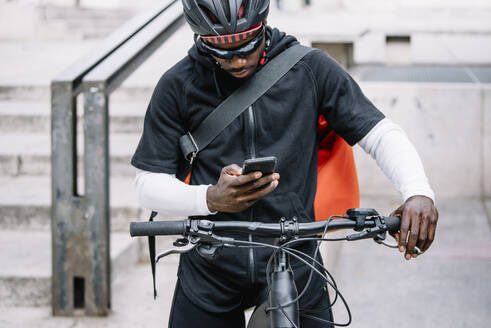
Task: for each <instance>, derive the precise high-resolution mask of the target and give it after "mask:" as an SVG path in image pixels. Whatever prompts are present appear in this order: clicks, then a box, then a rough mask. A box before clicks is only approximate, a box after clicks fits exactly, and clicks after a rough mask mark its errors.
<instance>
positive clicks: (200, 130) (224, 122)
mask: <svg viewBox="0 0 491 328" xmlns="http://www.w3.org/2000/svg"><path fill="white" fill-rule="evenodd" d="M311 50H312V48H308V47H304V46H301V45H299V44H297V45H294V46H292V47H290V48H288V49H286V50H285V51H283V52H282V53H280V54H279V55H278V56H276V57H275V58H273V59H272V60H271V61H270V62H269V63H268V64H267V65H266V66H264V67H263V68H262V69H261V70H260V71H259V72H257V73H256V74H254V75H253V76H252V77H251V78H250V79H249V80H248V81H247V82H246V83H244V85H242V86H241V87H240V88H239V89H238V90H236V91H235V92H234V93H233V94H231V95H230V96H229V97H228V98H227V99H225V100H224V101H223V102H222V103H221V104H220V105H218V107H217V108H215V109H214V110H213V112H211V113H210V114H209V115H208V116H207V117H206V118H205V119H204V121H203V122H202V123H201V124H200V125H199V126H198V127H197V128H196V129H195V130H194V131H193V132H192V133H191V132H188V133H186V134H185V135H183V136H182V137H181V138H180V139H179V146H180V147H181V151H182V153H183V155H184V157H185V158H186V159H187V160H189V161H190V162H191V163H192V162H193V160H194V158H195V157H196V155H197V154H198V152H199V151H200V150H202V149H203V148H205V147H206V146H208V144H210V142H212V141H213V140H214V139H215V138H216V137H217V136H218V135H219V134H220V133H221V132H222V131H223V130H224V129H225V128H226V127H227V126H228V125H229V124H230V123H232V121H233V120H234V119H236V118H237V117H238V116H239V115H240V114H241V113H242V112H243V111H244V110H245V109H247V108H248V107H249V106H250V105H252V104H253V103H254V102H256V100H258V99H259V98H260V97H261V96H262V95H263V94H264V93H266V91H268V90H269V89H270V88H271V87H272V86H273V85H274V84H275V83H276V82H277V81H278V80H279V79H280V78H281V77H283V75H285V74H286V73H287V72H288V71H289V70H290V69H291V68H292V67H293V66H294V65H295V64H296V63H298V61H300V59H302V58H303V57H304V56H305V55H306V54H307V53H309V52H310V51H311Z"/></svg>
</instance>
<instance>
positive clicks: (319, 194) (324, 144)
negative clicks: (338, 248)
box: [314, 116, 360, 221]
mask: <svg viewBox="0 0 491 328" xmlns="http://www.w3.org/2000/svg"><path fill="white" fill-rule="evenodd" d="M327 131H329V127H328V125H327V121H326V120H325V119H324V117H323V116H321V117H320V118H319V135H321V136H322V135H323V134H325V136H324V137H323V138H322V140H321V142H320V143H319V152H318V160H317V191H316V194H315V202H314V208H315V219H316V221H319V220H327V219H328V218H329V216H331V215H342V214H345V213H346V210H347V209H349V208H355V207H359V206H360V188H359V186H358V176H357V174H356V165H355V159H354V157H353V149H352V148H351V146H350V145H348V143H347V142H346V141H345V140H344V139H343V138H341V137H340V136H338V135H337V134H336V133H335V132H334V131H332V130H331V131H329V132H327Z"/></svg>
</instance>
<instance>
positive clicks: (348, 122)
mask: <svg viewBox="0 0 491 328" xmlns="http://www.w3.org/2000/svg"><path fill="white" fill-rule="evenodd" d="M182 3H183V7H184V13H185V17H186V20H187V22H188V23H189V25H190V26H191V28H192V30H193V31H194V32H195V45H194V46H193V47H192V48H191V49H190V50H189V52H188V56H186V57H185V58H184V59H183V60H181V61H180V62H179V63H177V64H176V65H175V66H174V67H173V68H171V69H170V70H169V71H167V72H166V73H165V74H164V75H163V77H162V78H161V80H160V81H159V83H158V85H157V86H156V88H155V91H154V93H153V96H152V99H151V101H150V104H149V106H148V109H147V113H146V116H145V123H144V132H143V135H142V138H141V140H140V143H139V145H138V149H137V150H136V152H135V155H134V157H133V159H132V164H133V165H134V166H135V167H136V168H137V169H138V172H137V178H136V188H137V193H138V196H139V199H140V202H141V204H142V206H143V207H146V208H149V209H152V210H154V211H158V212H160V213H161V215H162V216H163V217H166V218H169V217H182V216H208V215H209V216H210V219H212V220H247V221H250V220H261V221H264V222H277V221H278V219H279V218H280V217H282V216H286V217H292V216H296V217H298V218H299V220H301V221H302V220H303V221H312V220H313V218H314V206H313V203H314V197H315V191H316V172H317V171H316V170H317V167H316V165H317V149H318V148H317V142H318V141H317V138H318V135H317V124H318V121H319V117H320V116H323V117H324V118H325V119H326V120H327V122H328V124H329V127H330V128H332V129H333V130H334V131H335V132H336V133H337V134H338V135H340V136H341V137H342V138H344V139H345V140H346V141H347V142H348V143H349V144H350V145H354V144H357V143H358V144H359V145H360V146H361V147H362V148H363V149H364V150H365V151H366V152H368V153H370V155H371V156H372V157H373V158H374V159H375V160H376V161H377V163H378V165H379V166H380V167H381V169H382V170H383V171H384V173H385V174H386V175H387V176H388V177H389V179H390V180H391V181H392V182H393V183H394V184H395V186H396V187H397V188H398V190H399V191H400V192H401V194H402V196H403V204H402V205H401V206H400V207H399V208H398V209H397V210H396V211H395V212H394V213H393V214H394V215H400V216H401V217H402V225H401V229H400V233H398V234H396V235H395V237H396V239H397V241H398V243H399V246H400V251H401V252H404V256H405V258H406V259H408V260H409V259H411V258H415V257H417V256H418V253H417V251H416V248H419V249H420V250H421V252H424V251H426V250H427V249H428V248H429V247H430V245H431V243H432V241H433V238H434V234H435V228H436V222H437V219H438V212H437V210H436V208H435V207H434V201H433V198H434V195H433V192H432V190H431V188H430V187H429V185H428V182H427V179H426V176H425V174H424V170H423V167H422V164H421V161H420V159H419V157H418V155H417V153H416V151H415V150H414V147H413V146H412V145H411V143H410V142H409V140H408V139H407V137H406V136H405V134H404V133H403V132H402V130H401V129H400V128H399V127H398V126H397V125H396V124H394V123H392V122H391V121H390V120H388V119H386V118H385V117H384V115H383V114H382V113H381V112H380V111H378V110H377V109H376V108H375V107H374V106H373V104H371V103H370V101H369V100H368V99H367V98H366V97H365V96H364V95H363V94H362V92H361V90H360V89H359V87H358V85H357V84H356V82H355V81H353V79H352V78H351V77H350V76H349V75H348V74H347V73H346V72H345V71H344V70H343V69H342V68H341V67H340V66H339V65H338V64H337V63H336V62H335V61H334V60H332V59H331V58H330V57H329V56H328V55H326V54H325V53H324V52H322V51H319V50H314V51H311V52H310V53H309V54H307V55H306V56H305V57H304V58H303V59H301V60H300V61H299V62H298V63H297V64H296V65H295V66H294V67H293V68H292V69H291V70H290V71H289V72H288V73H287V74H286V75H285V76H283V77H282V78H281V79H280V80H279V81H278V82H277V83H276V84H275V85H274V86H273V87H272V88H270V89H269V90H268V91H267V92H266V93H265V94H264V95H263V96H262V97H261V98H260V99H259V100H257V101H256V102H255V103H254V104H253V105H252V106H250V107H249V108H248V109H247V110H246V111H245V112H244V113H242V114H241V115H240V116H239V117H238V118H237V119H236V120H234V121H233V122H232V123H231V124H230V125H229V126H228V127H227V128H226V129H225V130H224V131H223V132H222V133H221V134H220V135H219V136H218V137H217V138H216V139H215V140H214V141H213V142H212V143H211V144H210V145H209V146H208V147H207V148H205V149H203V150H202V151H200V153H199V155H198V157H197V158H196V159H195V161H194V163H193V167H192V175H191V181H190V185H186V184H184V183H183V182H181V181H180V180H178V179H177V178H176V175H177V176H179V177H180V178H182V176H183V168H185V167H187V161H186V159H185V158H184V157H183V155H182V154H181V151H180V149H179V145H178V141H179V137H181V136H182V135H183V134H185V133H186V132H188V131H193V130H194V129H195V128H196V127H197V126H198V125H199V124H200V123H201V122H202V121H203V120H204V118H205V117H206V116H207V115H208V114H209V113H210V112H211V111H213V109H214V108H215V107H217V106H218V105H219V104H220V103H221V102H222V101H223V100H224V99H226V98H227V97H228V96H229V95H230V94H232V93H233V92H234V91H235V90H236V89H237V88H238V87H239V86H240V85H242V84H243V82H244V81H245V80H247V79H248V78H250V77H251V76H253V75H254V74H255V72H257V71H258V70H260V69H261V68H262V67H264V66H265V65H268V62H269V61H270V60H271V59H273V58H274V57H275V56H277V55H278V54H279V53H281V52H282V51H284V50H285V49H287V48H289V47H291V46H292V45H294V44H296V43H297V41H296V39H295V38H294V37H292V36H288V35H285V33H282V32H280V31H278V30H277V29H272V28H270V27H268V26H266V18H267V14H268V10H269V0H244V1H242V0H183V1H182ZM263 156H276V157H277V158H278V166H277V169H276V172H275V173H274V174H270V175H266V176H261V174H260V172H252V173H250V174H244V175H243V174H242V171H241V167H240V166H239V165H240V164H241V163H242V162H243V161H244V160H245V159H248V158H254V157H263ZM333 192H335V191H333ZM234 237H235V238H237V239H242V240H248V241H255V242H262V241H266V242H271V240H266V239H264V238H253V237H252V236H250V235H249V236H248V235H239V234H238V235H236V236H234ZM314 248H315V244H314V243H310V242H307V243H303V244H302V245H299V246H298V249H299V250H302V251H304V252H307V253H309V254H313V250H314ZM270 254H271V251H270V250H267V249H263V248H250V249H247V248H238V249H237V248H224V249H223V250H222V251H221V253H220V255H219V256H218V257H217V258H215V259H205V258H202V257H201V256H200V255H199V254H198V253H197V252H195V251H192V252H189V253H187V254H184V255H182V256H181V259H180V264H179V271H178V282H177V285H176V290H175V295H174V300H173V305H172V310H171V316H170V320H169V327H179V328H186V327H196V326H200V327H243V326H244V315H243V310H244V309H246V308H248V307H251V306H255V305H258V304H259V303H260V302H261V300H262V298H261V297H262V296H263V295H262V293H261V292H262V291H263V290H264V288H265V286H266V279H265V276H266V272H265V270H266V266H265V262H266V261H267V259H268V258H269V256H270ZM292 267H293V270H294V273H295V280H296V284H297V288H298V289H299V290H302V289H303V287H304V286H305V285H306V281H307V278H308V273H309V272H310V271H309V269H308V268H306V267H305V266H302V265H301V264H300V263H299V262H298V261H292ZM314 276H315V275H314ZM328 304H329V298H328V295H327V293H326V292H325V291H324V283H323V281H322V280H321V279H319V278H314V279H312V281H311V282H310V284H309V285H308V290H307V293H306V294H305V296H304V297H302V298H301V299H300V308H301V312H302V313H306V312H308V311H312V310H316V309H317V310H319V309H320V310H319V311H318V312H319V313H318V314H316V315H317V316H319V317H321V318H323V319H325V320H329V321H332V316H331V313H330V311H329V309H325V308H326V306H328ZM300 324H301V327H326V325H325V323H321V322H318V321H315V320H313V319H308V318H305V317H301V322H300Z"/></svg>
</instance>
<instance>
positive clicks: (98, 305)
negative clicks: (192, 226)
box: [84, 87, 111, 315]
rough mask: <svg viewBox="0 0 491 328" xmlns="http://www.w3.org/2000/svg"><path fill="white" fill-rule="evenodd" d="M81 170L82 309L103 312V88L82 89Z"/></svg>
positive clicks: (106, 281) (107, 282) (106, 284)
mask: <svg viewBox="0 0 491 328" xmlns="http://www.w3.org/2000/svg"><path fill="white" fill-rule="evenodd" d="M84 117H85V120H84V137H85V138H84V140H85V152H84V169H85V190H86V196H85V198H86V200H87V204H88V207H87V212H86V213H85V215H86V220H87V227H88V234H89V235H88V237H89V239H90V244H89V252H88V254H87V255H88V261H89V263H90V270H89V277H88V281H87V283H86V290H85V297H86V306H85V311H86V313H87V314H89V315H105V314H107V313H108V311H109V308H110V303H111V295H110V290H111V279H110V272H111V271H110V252H109V232H110V221H109V220H110V215H109V118H108V97H107V95H106V94H105V92H104V89H103V87H101V88H98V87H91V88H89V90H88V91H86V92H84Z"/></svg>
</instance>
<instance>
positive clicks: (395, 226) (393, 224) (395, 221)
mask: <svg viewBox="0 0 491 328" xmlns="http://www.w3.org/2000/svg"><path fill="white" fill-rule="evenodd" d="M384 220H385V224H386V225H387V228H388V230H389V231H390V232H397V231H399V228H400V227H401V218H400V217H398V216H388V217H385V218H384Z"/></svg>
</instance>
